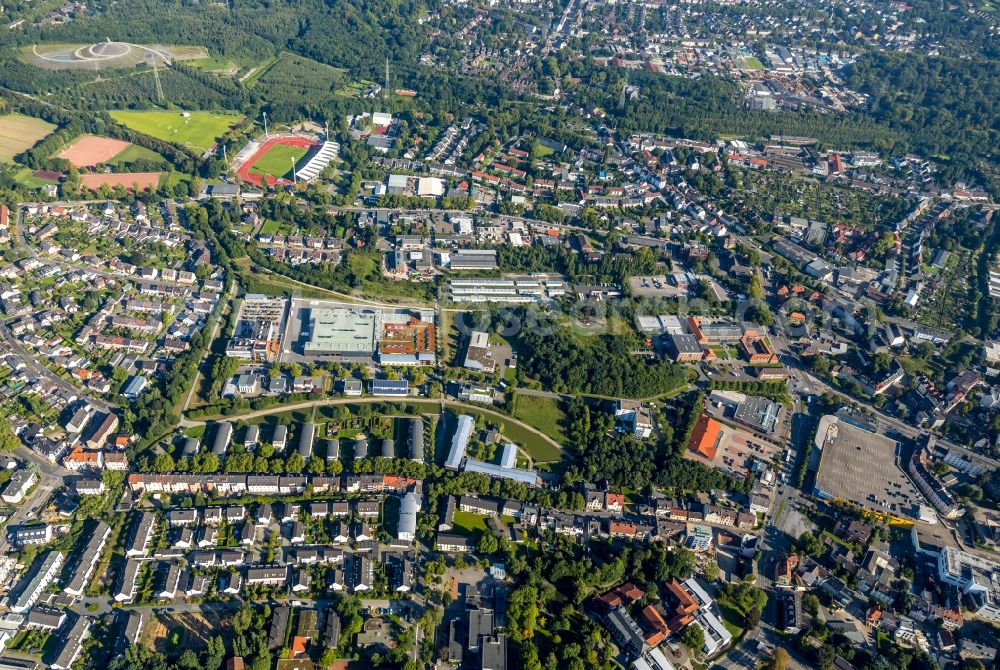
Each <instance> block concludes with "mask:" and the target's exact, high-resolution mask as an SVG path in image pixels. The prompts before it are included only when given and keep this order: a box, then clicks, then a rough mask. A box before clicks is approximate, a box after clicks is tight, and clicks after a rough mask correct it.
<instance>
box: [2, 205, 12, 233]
mask: <svg viewBox="0 0 1000 670" xmlns="http://www.w3.org/2000/svg"><path fill="white" fill-rule="evenodd" d="M9 225H10V212H9V211H8V210H7V205H5V204H3V203H0V228H6V227H7V226H9Z"/></svg>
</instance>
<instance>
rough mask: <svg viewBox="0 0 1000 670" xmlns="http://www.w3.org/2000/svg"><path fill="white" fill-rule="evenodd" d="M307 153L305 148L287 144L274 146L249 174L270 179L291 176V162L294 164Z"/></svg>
mask: <svg viewBox="0 0 1000 670" xmlns="http://www.w3.org/2000/svg"><path fill="white" fill-rule="evenodd" d="M307 153H309V149H308V148H306V147H293V146H291V145H288V144H275V145H274V146H273V147H271V148H270V149H269V150H268V152H267V153H266V154H264V155H263V156H261V157H260V160H258V161H257V162H256V163H254V165H253V167H252V168H250V172H251V173H256V174H265V175H269V176H271V177H288V178H291V176H292V161H293V160H294V161H295V163H296V164H298V162H299V161H300V160H302V157H303V156H305V155H306V154H307Z"/></svg>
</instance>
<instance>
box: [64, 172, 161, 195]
mask: <svg viewBox="0 0 1000 670" xmlns="http://www.w3.org/2000/svg"><path fill="white" fill-rule="evenodd" d="M162 176H163V173H162V172H125V173H120V174H85V175H81V176H80V185H81V186H83V187H84V188H89V189H90V190H92V191H96V190H97V189H99V188H100V187H102V186H104V185H107V186H110V187H112V188H114V187H115V186H124V187H125V188H127V189H129V190H132V188H133V187H134V186H138V187H139V189H140V190H142V191H145V190H146V189H151V188H156V186H157V185H158V184H159V183H160V177H162Z"/></svg>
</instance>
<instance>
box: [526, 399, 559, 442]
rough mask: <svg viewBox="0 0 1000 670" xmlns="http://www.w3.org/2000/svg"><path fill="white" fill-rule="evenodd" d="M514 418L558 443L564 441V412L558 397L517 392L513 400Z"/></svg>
mask: <svg viewBox="0 0 1000 670" xmlns="http://www.w3.org/2000/svg"><path fill="white" fill-rule="evenodd" d="M514 418H516V419H520V420H521V421H523V422H525V423H526V424H528V425H530V426H534V427H535V428H537V429H538V430H540V431H542V432H543V433H545V434H546V435H548V436H549V437H551V438H552V439H553V440H555V441H556V442H559V443H560V444H564V443H565V442H566V433H565V431H564V430H563V426H564V425H565V421H566V414H565V412H563V410H562V402H561V401H560V400H559V399H558V398H545V397H541V396H535V395H525V394H520V393H519V394H518V395H517V396H516V399H515V401H514Z"/></svg>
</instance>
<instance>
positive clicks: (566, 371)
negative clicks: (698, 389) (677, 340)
mask: <svg viewBox="0 0 1000 670" xmlns="http://www.w3.org/2000/svg"><path fill="white" fill-rule="evenodd" d="M518 320H519V321H520V330H519V332H518V333H517V335H516V337H515V341H516V346H517V350H518V355H519V357H520V358H519V362H518V369H519V370H520V371H523V373H524V374H525V376H527V377H530V378H532V379H537V380H539V381H540V382H541V383H542V385H543V387H544V388H546V389H550V390H553V391H556V392H560V393H588V394H594V395H603V396H609V397H615V398H648V397H652V396H657V395H662V394H664V393H667V392H669V391H673V390H674V389H677V388H679V387H680V386H682V385H683V384H684V383H685V377H684V373H683V371H682V369H681V368H680V366H678V365H675V364H674V363H671V362H670V361H666V360H664V359H662V358H658V357H657V358H641V359H637V358H636V357H635V356H634V355H633V353H632V352H633V350H634V349H636V348H638V346H639V342H638V340H637V339H636V338H635V337H634V336H631V335H630V334H615V335H612V334H608V333H602V334H600V335H595V336H584V335H581V334H578V333H574V331H573V330H572V329H571V328H570V327H568V326H567V325H565V324H562V323H560V322H559V321H557V320H555V319H554V318H552V317H549V316H546V315H544V314H542V313H541V312H539V311H536V310H523V311H522V312H521V313H520V314H519V315H518Z"/></svg>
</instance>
